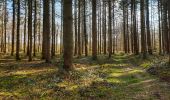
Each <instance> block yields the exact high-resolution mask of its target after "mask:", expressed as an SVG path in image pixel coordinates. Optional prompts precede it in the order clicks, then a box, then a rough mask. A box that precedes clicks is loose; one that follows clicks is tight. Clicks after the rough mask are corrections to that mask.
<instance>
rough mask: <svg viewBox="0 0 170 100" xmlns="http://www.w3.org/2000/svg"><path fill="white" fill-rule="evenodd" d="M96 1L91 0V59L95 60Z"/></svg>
mask: <svg viewBox="0 0 170 100" xmlns="http://www.w3.org/2000/svg"><path fill="white" fill-rule="evenodd" d="M96 28H97V27H96V0H92V57H93V59H94V60H95V59H97V31H96V30H97V29H96Z"/></svg>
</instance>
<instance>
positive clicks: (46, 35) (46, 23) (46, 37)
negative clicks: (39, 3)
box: [43, 0, 51, 63]
mask: <svg viewBox="0 0 170 100" xmlns="http://www.w3.org/2000/svg"><path fill="white" fill-rule="evenodd" d="M43 3H44V7H43V8H44V10H43V16H44V17H43V41H44V45H43V46H44V57H45V61H46V63H49V62H50V58H51V56H50V1H49V0H44V1H43Z"/></svg>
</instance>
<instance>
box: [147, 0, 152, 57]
mask: <svg viewBox="0 0 170 100" xmlns="http://www.w3.org/2000/svg"><path fill="white" fill-rule="evenodd" d="M146 29H147V47H148V52H149V54H152V46H151V35H150V22H149V0H146Z"/></svg>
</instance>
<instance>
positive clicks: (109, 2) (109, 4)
mask: <svg viewBox="0 0 170 100" xmlns="http://www.w3.org/2000/svg"><path fill="white" fill-rule="evenodd" d="M108 6H109V7H108V12H109V18H108V19H109V20H108V24H109V26H108V33H109V35H108V40H109V43H108V52H109V58H111V55H112V14H111V0H109V1H108Z"/></svg>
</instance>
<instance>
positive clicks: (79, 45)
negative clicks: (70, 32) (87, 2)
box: [78, 0, 81, 56]
mask: <svg viewBox="0 0 170 100" xmlns="http://www.w3.org/2000/svg"><path fill="white" fill-rule="evenodd" d="M78 6H79V7H78V56H81V32H80V20H81V19H80V17H81V16H80V13H81V10H80V7H81V0H79V2H78Z"/></svg>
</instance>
